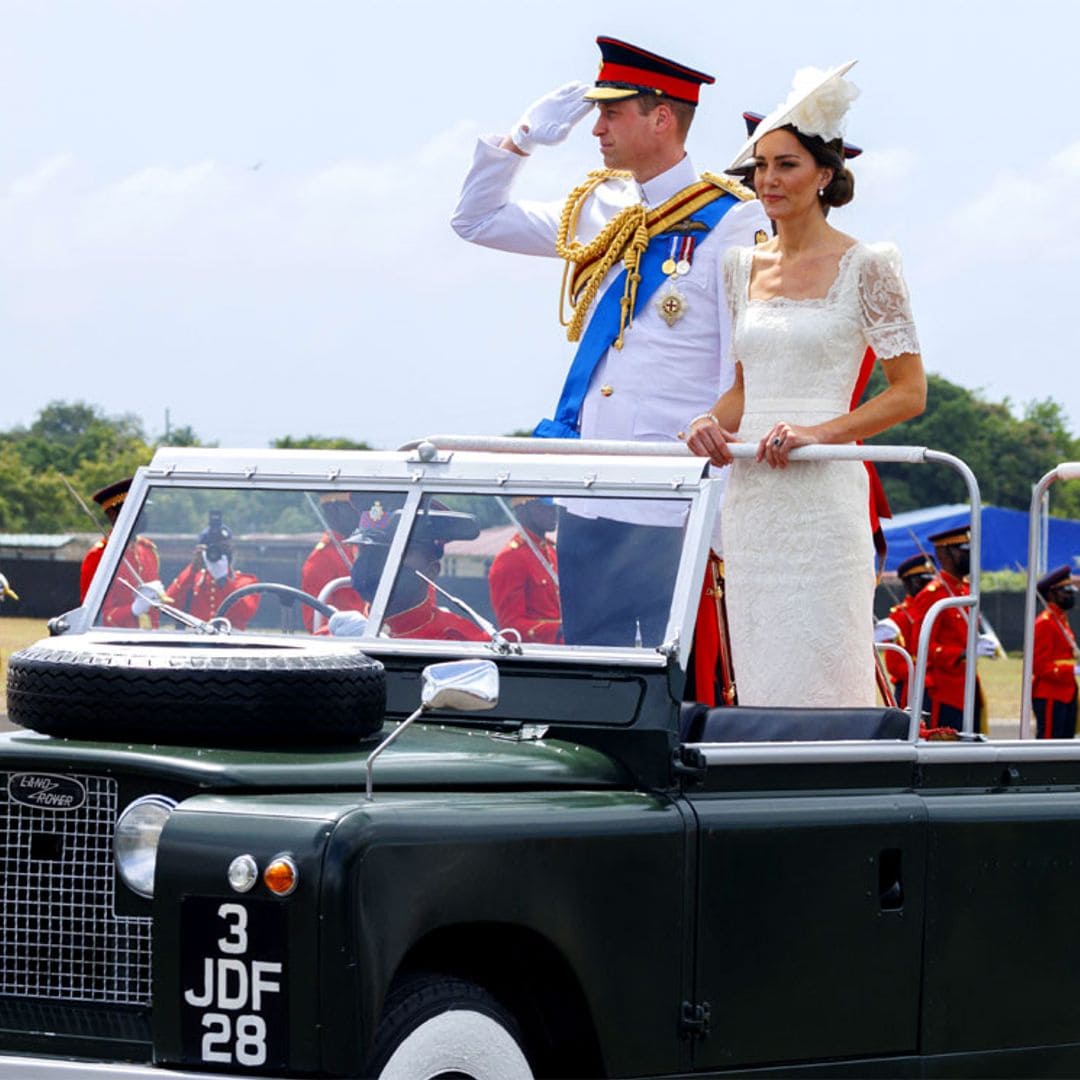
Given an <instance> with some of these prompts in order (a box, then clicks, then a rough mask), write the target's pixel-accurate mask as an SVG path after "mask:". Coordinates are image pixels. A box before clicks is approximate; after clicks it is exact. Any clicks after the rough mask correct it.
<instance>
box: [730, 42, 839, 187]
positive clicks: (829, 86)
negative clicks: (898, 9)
mask: <svg viewBox="0 0 1080 1080" xmlns="http://www.w3.org/2000/svg"><path fill="white" fill-rule="evenodd" d="M856 63H858V61H856V60H848V61H847V62H846V63H843V64H839V65H838V66H836V67H834V68H830V69H829V70H828V71H822V70H821V69H820V68H814V67H805V68H800V69H799V70H798V71H796V72H795V78H794V79H792V81H791V92H790V93H789V94H788V96H787V98H786V99H785V100H784V101H783V102H782V103H781V104H779V105H777V106H776V108H775V109H773V111H772V112H771V113H769V115H768V116H766V117H765V119H764V120H762V121H761V123H760V124H758V126H757V128H756V130H755V131H754V133H753V135H751V136H750V138H749V139H747V140H746V142H745V143H743V145H742V147H741V149H740V150H739V152H738V153H737V154H736V155H735V158H734V160H733V161H732V162H731V164H730V165H729V166H728V167H727V171H728V172H735V171H737V170H739V169H742V168H743V166H745V165H746V163H747V161H749V160H750V158H752V157H753V156H754V144H755V143H756V142H757V141H758V139H760V138H761V137H762V136H763V135H767V134H768V133H769V132H770V131H776V129H777V128H782V127H784V126H785V125H787V124H791V125H793V126H794V127H796V128H798V129H799V131H801V132H802V134H803V135H817V136H819V137H820V138H822V139H824V141H825V142H832V140H833V139H839V138H842V137H843V134H844V120H845V118H846V116H847V111H848V106H850V105H851V103H852V102H853V101H854V100H855V99H856V98H857V97H858V96H859V88H858V87H857V86H856V85H855V84H854V83H850V82H847V81H846V80H845V79H844V76H845V75H846V74H847V73H848V72H849V71H850V70H851V69H852V68H853V67H854V66H855V64H856Z"/></svg>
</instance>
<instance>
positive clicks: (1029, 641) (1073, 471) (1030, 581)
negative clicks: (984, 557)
mask: <svg viewBox="0 0 1080 1080" xmlns="http://www.w3.org/2000/svg"><path fill="white" fill-rule="evenodd" d="M1058 480H1080V461H1064V462H1062V463H1061V464H1060V465H1057V466H1055V467H1054V468H1053V469H1051V470H1050V471H1049V472H1048V473H1046V475H1045V476H1043V477H1042V478H1041V479H1040V480H1039V482H1038V483H1037V484H1035V485H1034V487H1032V489H1031V507H1030V509H1029V510H1028V553H1027V588H1026V589H1025V590H1024V667H1023V671H1022V673H1021V675H1020V681H1021V686H1020V738H1021V739H1030V738H1031V710H1032V705H1031V677H1032V674H1033V664H1034V661H1035V655H1034V653H1035V604H1036V601H1035V593H1036V588H1035V586H1036V582H1037V581H1038V579H1039V577H1040V576H1041V575H1040V574H1039V573H1038V572H1037V570H1036V567H1035V563H1036V551H1037V549H1038V547H1039V546H1040V539H1041V536H1042V528H1041V525H1042V508H1043V501H1044V500H1047V501H1049V493H1050V488H1051V486H1052V485H1053V484H1054V483H1055V481H1058ZM1042 570H1043V571H1044V572H1045V570H1046V567H1042Z"/></svg>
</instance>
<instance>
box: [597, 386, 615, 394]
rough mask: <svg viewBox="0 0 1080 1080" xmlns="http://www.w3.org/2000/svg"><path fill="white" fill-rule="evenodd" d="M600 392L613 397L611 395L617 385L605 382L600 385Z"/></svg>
mask: <svg viewBox="0 0 1080 1080" xmlns="http://www.w3.org/2000/svg"><path fill="white" fill-rule="evenodd" d="M600 393H601V394H603V395H604V397H611V395H612V394H614V393H615V387H614V386H608V385H607V384H605V385H604V386H601V387H600Z"/></svg>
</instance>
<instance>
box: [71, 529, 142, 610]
mask: <svg viewBox="0 0 1080 1080" xmlns="http://www.w3.org/2000/svg"><path fill="white" fill-rule="evenodd" d="M105 542H106V541H105V538H104V537H102V539H100V540H99V541H98V542H97V543H96V544H95V545H94V546H93V547H92V548H91V549H90V550H89V551H88V552H87V553H86V555H85V557H84V558H83V561H82V570H81V572H80V574H79V603H82V602H83V601H84V600H85V599H86V593H87V591H88V590H89V588H90V582H91V581H92V580H93V578H94V574H95V573H96V572H97V568H98V564H99V563H100V562H101V556H102V553H103V552H104V551H105ZM160 575H161V567H160V565H159V563H158V553H157V548H156V547H155V546H154V542H153V541H152V540H148V539H147V538H146V537H145V536H136V537H135V540H134V541H133V542H132V543H130V544H128V546H127V550H126V551H125V552H124V558H123V559H121V561H120V567H119V569H118V570H117V571H116V576H115V577H114V578H113V581H112V584H111V585H110V586H109V591H108V592H107V593H106V594H105V602H104V603H103V604H102V605H101V614H100V616H99V625H100V626H124V627H129V628H134V627H142V628H144V629H145V628H147V627H151V626H152V627H156V626H157V625H158V621H159V616H158V612H157V611H156V610H154V609H153V608H151V609H150V610H149V611H147V612H145V613H144V614H143V615H135V614H134V613H133V612H132V610H131V602H132V600H134V599H135V593H133V592H132V591H131V589H129V588H128V585H135V586H138V585H139V584H140V583H142V582H146V581H157V579H158V577H159V576H160ZM125 583H126V584H125Z"/></svg>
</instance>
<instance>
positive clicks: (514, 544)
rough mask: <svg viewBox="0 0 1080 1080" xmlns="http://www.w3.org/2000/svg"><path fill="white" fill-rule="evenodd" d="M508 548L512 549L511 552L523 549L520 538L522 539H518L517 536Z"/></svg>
mask: <svg viewBox="0 0 1080 1080" xmlns="http://www.w3.org/2000/svg"><path fill="white" fill-rule="evenodd" d="M506 546H507V547H508V548H509V549H510V550H511V551H517V549H518V548H519V547H521V538H520V537H517V536H515V537H514V539H513V540H511V541H510V543H509V544H507V545H506Z"/></svg>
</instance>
